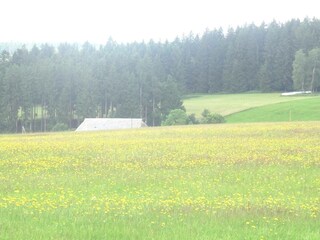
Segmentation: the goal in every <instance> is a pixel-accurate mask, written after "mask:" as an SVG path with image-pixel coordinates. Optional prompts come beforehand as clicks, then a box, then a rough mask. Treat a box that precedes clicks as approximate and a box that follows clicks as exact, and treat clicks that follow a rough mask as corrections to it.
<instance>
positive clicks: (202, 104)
mask: <svg viewBox="0 0 320 240" xmlns="http://www.w3.org/2000/svg"><path fill="white" fill-rule="evenodd" d="M313 97H315V96H290V97H282V96H280V93H250V94H218V95H189V96H186V97H185V99H184V101H183V103H184V106H185V107H186V110H187V113H188V114H191V113H195V114H196V115H197V116H198V117H200V116H201V113H202V111H203V110H204V109H205V108H206V109H209V110H210V111H211V112H216V113H220V114H222V115H223V116H226V115H229V114H232V113H235V112H240V111H243V110H246V109H250V108H254V107H259V106H264V105H268V104H274V103H280V102H289V101H295V100H302V99H310V98H313Z"/></svg>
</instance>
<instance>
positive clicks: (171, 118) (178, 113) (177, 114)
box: [162, 109, 188, 126]
mask: <svg viewBox="0 0 320 240" xmlns="http://www.w3.org/2000/svg"><path fill="white" fill-rule="evenodd" d="M185 124H188V116H187V114H186V112H185V111H183V110H182V109H174V110H171V111H170V113H169V114H168V116H167V118H166V120H165V121H164V122H162V125H164V126H171V125H185Z"/></svg>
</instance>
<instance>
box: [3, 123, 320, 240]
mask: <svg viewBox="0 0 320 240" xmlns="http://www.w3.org/2000/svg"><path fill="white" fill-rule="evenodd" d="M319 133H320V123H319V122H308V123H303V122H301V123H277V124H272V123H269V124H241V125H233V124H230V125H211V126H209V125H202V126H185V127H168V128H152V129H151V128H150V129H141V130H130V131H110V132H96V133H58V134H48V135H2V136H0V239H192V240H193V239H201V240H202V239H232V240H233V239H241V240H242V239H290V240H293V239H299V240H301V239H309V240H311V239H314V240H318V239H320V158H319V152H320V144H319V142H320V134H319Z"/></svg>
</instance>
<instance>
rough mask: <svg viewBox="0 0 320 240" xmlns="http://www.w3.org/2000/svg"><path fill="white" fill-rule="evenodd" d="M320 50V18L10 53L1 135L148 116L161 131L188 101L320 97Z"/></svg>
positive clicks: (0, 64) (2, 71)
mask: <svg viewBox="0 0 320 240" xmlns="http://www.w3.org/2000/svg"><path fill="white" fill-rule="evenodd" d="M319 47H320V21H319V20H317V19H304V20H303V21H300V20H296V19H293V20H291V21H289V22H286V23H277V22H272V23H270V24H261V25H260V26H256V25H254V24H251V25H246V26H243V27H238V28H236V29H232V28H231V29H229V30H228V32H227V33H224V32H223V30H222V29H215V30H212V31H209V30H207V31H205V32H204V33H203V34H202V35H201V36H199V35H194V34H192V33H190V34H189V35H188V36H184V37H182V38H178V37H177V38H176V39H175V40H174V41H172V42H168V41H166V42H154V41H152V40H151V41H149V42H148V43H145V42H140V43H137V42H134V43H129V44H118V43H117V42H115V41H113V40H112V39H109V41H108V42H107V43H106V44H105V45H100V46H98V47H97V46H94V45H92V44H90V43H88V42H87V43H84V44H83V45H81V46H78V45H76V44H69V43H62V44H59V45H58V46H53V45H50V44H42V45H40V46H37V45H34V46H33V47H32V48H27V47H20V48H18V49H16V50H15V51H13V52H10V51H6V50H2V51H1V55H0V86H1V88H0V131H2V132H4V131H9V132H16V131H20V130H21V128H22V126H24V127H25V128H26V130H27V131H49V130H51V129H52V128H53V127H54V126H55V125H56V124H62V123H63V124H66V125H68V127H69V128H75V127H76V126H77V125H79V124H80V123H81V121H82V120H83V118H85V117H139V118H143V119H144V120H145V121H146V123H147V124H148V125H149V126H156V125H160V124H161V122H162V121H164V120H165V119H166V116H167V115H168V114H169V112H170V111H171V110H172V109H179V108H180V109H181V108H183V106H182V102H181V96H182V95H183V94H189V93H218V92H219V93H220V92H246V91H263V92H270V91H291V90H293V89H297V90H308V89H309V88H310V89H312V90H314V91H317V90H319V89H320V83H319V72H320V68H318V65H319V58H318V57H317V56H318V55H317V51H318V50H317V48H319ZM0 48H1V45H0ZM307 88H308V89H307Z"/></svg>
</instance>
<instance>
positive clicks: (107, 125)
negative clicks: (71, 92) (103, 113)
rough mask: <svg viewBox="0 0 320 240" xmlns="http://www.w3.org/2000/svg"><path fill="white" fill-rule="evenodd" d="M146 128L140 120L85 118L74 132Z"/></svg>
mask: <svg viewBox="0 0 320 240" xmlns="http://www.w3.org/2000/svg"><path fill="white" fill-rule="evenodd" d="M141 127H147V125H146V124H145V123H144V122H143V121H142V119H141V118H85V119H84V121H83V122H82V123H81V124H80V126H79V127H78V128H77V129H76V132H80V131H104V130H115V129H130V128H141Z"/></svg>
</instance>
